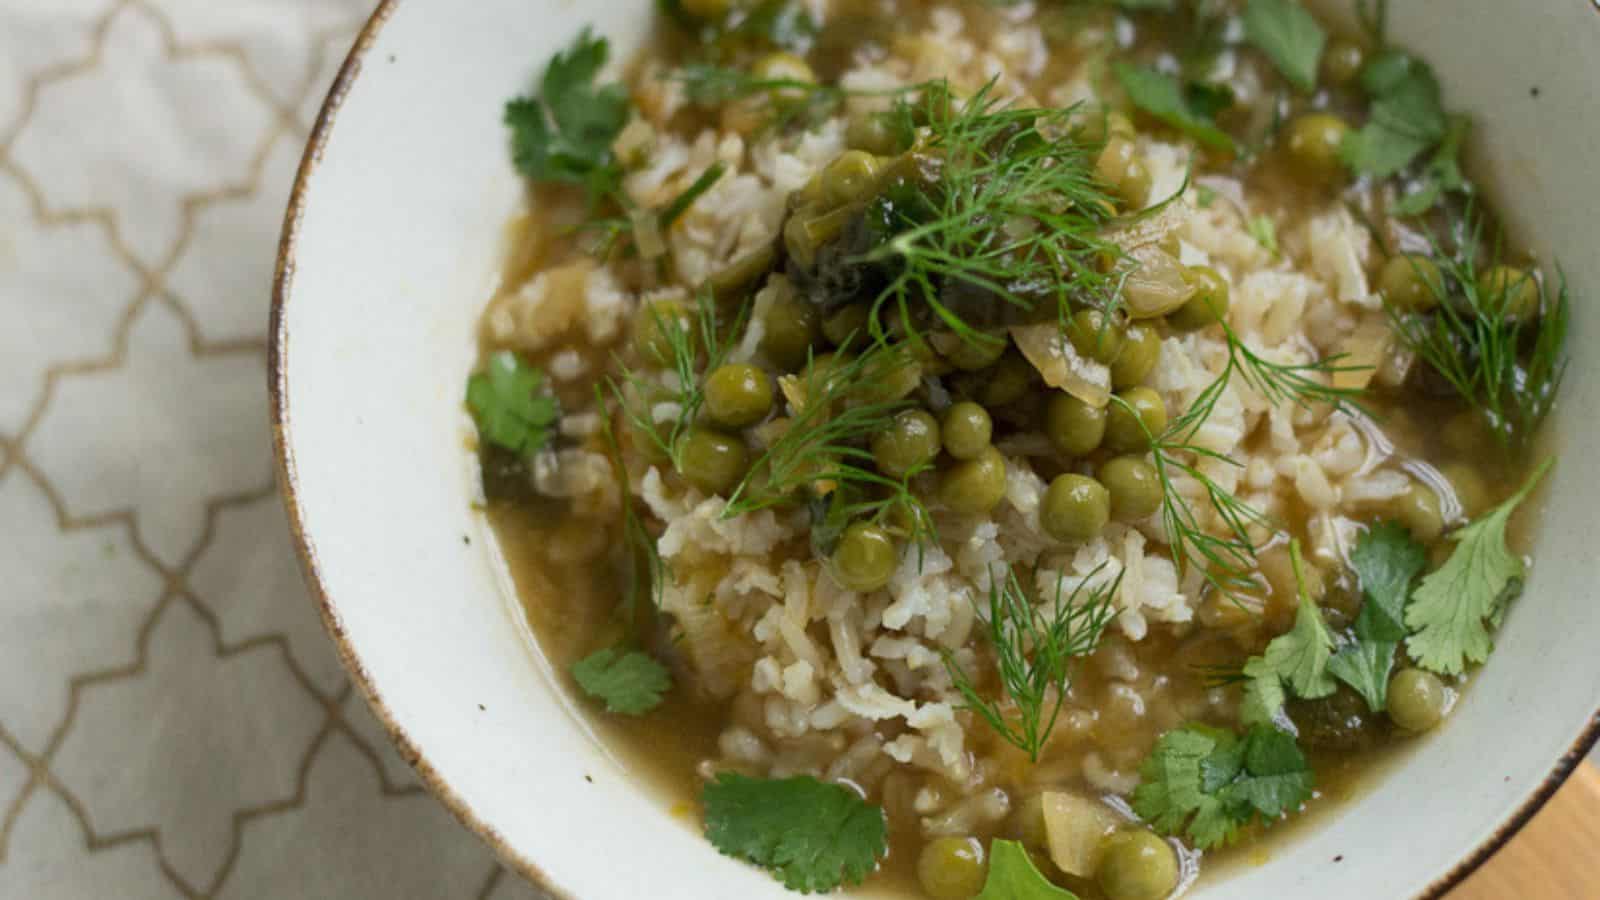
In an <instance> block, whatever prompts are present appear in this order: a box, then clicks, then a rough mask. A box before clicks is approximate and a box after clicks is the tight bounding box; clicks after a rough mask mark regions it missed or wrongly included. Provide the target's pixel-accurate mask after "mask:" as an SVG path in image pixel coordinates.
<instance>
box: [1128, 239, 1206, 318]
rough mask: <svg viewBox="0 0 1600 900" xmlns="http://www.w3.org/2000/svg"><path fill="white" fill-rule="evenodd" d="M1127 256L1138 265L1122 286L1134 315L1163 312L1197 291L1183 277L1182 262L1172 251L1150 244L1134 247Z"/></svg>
mask: <svg viewBox="0 0 1600 900" xmlns="http://www.w3.org/2000/svg"><path fill="white" fill-rule="evenodd" d="M1128 256H1129V258H1131V259H1132V260H1133V261H1134V263H1135V264H1137V266H1138V268H1136V269H1134V270H1133V271H1132V272H1131V273H1129V275H1128V280H1127V281H1126V282H1125V283H1124V284H1123V286H1122V297H1123V300H1124V301H1126V303H1127V305H1128V314H1129V315H1131V316H1132V317H1133V318H1135V319H1153V318H1155V317H1156V316H1164V315H1166V314H1167V313H1169V312H1172V311H1173V310H1175V309H1177V308H1178V307H1180V306H1182V305H1183V304H1184V303H1185V302H1186V301H1187V300H1188V299H1189V298H1190V297H1191V296H1193V295H1194V291H1195V286H1194V285H1193V284H1190V283H1189V280H1188V279H1187V278H1185V277H1184V268H1183V264H1182V263H1180V262H1178V259H1177V257H1175V256H1173V255H1172V254H1171V253H1168V252H1167V251H1165V250H1163V249H1161V248H1160V247H1157V246H1154V245H1149V246H1144V247H1140V248H1138V249H1136V250H1133V251H1131V252H1130V253H1129V254H1128Z"/></svg>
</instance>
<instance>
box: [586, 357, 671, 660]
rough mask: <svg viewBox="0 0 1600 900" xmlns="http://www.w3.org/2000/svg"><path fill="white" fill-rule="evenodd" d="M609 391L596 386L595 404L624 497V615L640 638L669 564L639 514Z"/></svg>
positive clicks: (656, 605) (657, 604) (656, 606)
mask: <svg viewBox="0 0 1600 900" xmlns="http://www.w3.org/2000/svg"><path fill="white" fill-rule="evenodd" d="M606 399H607V398H606V390H605V388H603V387H601V386H600V385H598V384H597V385H595V387H594V405H595V409H597V410H599V412H600V416H601V420H600V421H601V428H600V434H601V437H602V438H603V439H604V440H605V445H606V455H607V456H608V457H609V458H610V460H611V471H612V474H613V475H615V477H616V479H617V493H618V496H620V497H621V498H622V501H621V506H622V541H623V544H624V548H623V549H624V553H625V557H626V558H625V560H624V564H623V594H622V608H621V611H622V614H623V618H624V620H625V621H626V622H627V623H628V626H629V628H630V629H631V632H630V633H631V634H632V635H633V636H634V637H635V638H637V637H638V635H639V633H640V630H641V624H642V622H643V621H644V615H645V613H646V612H647V611H648V610H653V609H659V608H660V606H661V597H662V592H663V591H664V590H665V589H666V585H667V577H668V574H669V573H668V571H667V564H666V562H665V561H664V560H663V559H662V558H661V550H660V548H659V547H657V546H656V538H655V536H654V535H652V534H651V533H650V530H649V529H647V528H646V527H645V524H644V520H643V519H641V518H640V517H639V510H638V508H637V505H638V504H637V501H636V500H635V499H634V496H633V487H632V485H631V484H630V481H631V479H630V478H629V476H628V464H627V461H626V459H624V457H623V455H622V445H621V444H620V443H618V441H617V432H616V427H615V425H614V423H613V421H612V411H611V409H610V405H609V404H608V403H607V402H606Z"/></svg>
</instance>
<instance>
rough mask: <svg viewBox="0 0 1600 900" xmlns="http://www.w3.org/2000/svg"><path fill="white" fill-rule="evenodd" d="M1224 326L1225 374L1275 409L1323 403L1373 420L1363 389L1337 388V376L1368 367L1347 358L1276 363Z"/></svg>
mask: <svg viewBox="0 0 1600 900" xmlns="http://www.w3.org/2000/svg"><path fill="white" fill-rule="evenodd" d="M1221 325H1222V332H1223V336H1224V337H1225V338H1226V339H1227V341H1228V371H1227V372H1225V373H1224V374H1225V375H1226V376H1228V377H1231V376H1232V375H1233V374H1237V375H1238V376H1239V377H1240V378H1242V379H1244V382H1245V383H1246V384H1248V385H1250V387H1251V388H1253V389H1254V390H1255V391H1256V393H1258V394H1260V395H1261V396H1263V397H1265V398H1266V399H1267V402H1268V403H1271V404H1272V405H1274V406H1283V405H1284V404H1288V403H1292V404H1294V405H1295V406H1298V407H1300V408H1301V409H1309V408H1310V407H1311V406H1313V405H1315V404H1319V403H1321V404H1327V405H1329V406H1332V407H1333V408H1335V409H1342V410H1344V411H1345V412H1349V413H1360V414H1362V415H1365V416H1368V417H1369V418H1370V417H1371V413H1369V412H1368V411H1367V409H1366V407H1364V406H1362V405H1361V401H1360V400H1359V398H1360V396H1361V395H1362V393H1363V391H1362V389H1361V388H1358V387H1337V386H1335V382H1336V380H1337V378H1336V376H1338V375H1341V374H1346V373H1351V372H1365V371H1367V370H1368V367H1367V366H1358V365H1351V364H1348V363H1346V362H1345V360H1346V359H1347V357H1345V356H1343V355H1337V356H1329V357H1325V358H1323V359H1319V360H1316V361H1314V362H1309V363H1275V362H1273V361H1271V360H1269V359H1267V358H1265V357H1263V356H1262V355H1261V354H1259V353H1257V352H1256V351H1254V350H1252V349H1251V348H1250V345H1249V344H1247V343H1245V341H1244V339H1243V338H1241V337H1239V335H1238V333H1237V332H1235V331H1234V330H1233V327H1232V326H1230V325H1229V324H1228V323H1227V320H1226V319H1223V320H1221Z"/></svg>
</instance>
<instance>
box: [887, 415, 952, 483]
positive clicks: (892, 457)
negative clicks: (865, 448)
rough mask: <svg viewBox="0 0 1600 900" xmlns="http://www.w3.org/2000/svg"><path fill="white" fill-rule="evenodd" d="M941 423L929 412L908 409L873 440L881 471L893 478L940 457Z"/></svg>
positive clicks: (902, 475)
mask: <svg viewBox="0 0 1600 900" xmlns="http://www.w3.org/2000/svg"><path fill="white" fill-rule="evenodd" d="M939 441H940V437H939V422H938V421H937V420H936V419H934V417H933V415H932V414H931V413H929V412H927V411H926V410H921V409H908V410H906V411H905V412H902V413H900V414H899V415H897V416H895V417H894V421H893V422H891V423H890V424H889V427H888V428H886V429H884V430H883V431H880V432H878V433H877V434H876V435H874V436H873V438H872V458H873V460H874V461H876V462H877V464H878V471H879V472H882V473H883V474H885V475H888V476H889V477H891V478H904V477H905V475H906V473H907V472H910V471H911V470H913V469H915V468H917V467H918V466H923V465H927V464H928V463H930V462H932V461H933V459H934V457H936V456H938V455H939Z"/></svg>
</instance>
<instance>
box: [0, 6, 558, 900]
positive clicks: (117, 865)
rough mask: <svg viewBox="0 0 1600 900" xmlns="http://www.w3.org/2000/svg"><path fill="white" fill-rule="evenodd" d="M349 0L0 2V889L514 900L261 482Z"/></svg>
mask: <svg viewBox="0 0 1600 900" xmlns="http://www.w3.org/2000/svg"><path fill="white" fill-rule="evenodd" d="M369 3H370V0H229V2H226V3H222V2H215V0H50V2H49V3H41V2H38V0H0V535H3V538H0V897H6V898H10V897H19V898H20V897H28V898H86V897H118V898H129V900H168V898H189V900H195V898H223V897H227V898H278V897H284V898H322V897H328V898H334V897H337V898H352V900H359V898H365V897H373V898H380V897H381V898H386V900H387V898H411V897H416V898H434V897H466V898H489V897H492V898H496V900H514V898H515V900H521V898H532V897H534V896H535V895H534V893H533V891H532V890H531V888H529V887H528V886H527V885H525V884H523V883H522V882H521V881H519V880H518V879H517V878H515V877H514V876H511V875H509V874H507V873H506V872H505V871H504V870H503V869H502V868H501V867H500V866H499V865H498V864H497V863H496V862H495V861H494V859H493V858H492V856H491V855H490V854H489V852H488V851H487V850H486V849H485V848H484V847H483V846H482V845H481V844H480V843H479V842H478V841H477V840H476V839H475V838H473V837H472V836H471V835H470V834H468V833H467V832H465V831H464V830H462V829H461V828H460V827H459V826H458V825H457V824H456V822H455V821H454V820H453V819H452V818H451V817H450V816H449V815H448V814H447V813H446V812H444V810H443V809H442V808H441V807H439V806H438V804H436V803H435V802H434V801H433V800H432V798H430V797H428V796H427V795H426V793H424V792H423V791H422V790H421V788H420V787H419V786H418V785H417V782H416V780H415V778H414V776H413V774H412V773H411V771H410V770H409V769H408V768H407V767H406V765H405V764H404V763H403V762H402V761H401V760H400V759H399V757H398V756H397V755H396V754H395V753H394V752H393V750H392V749H391V748H390V747H389V745H388V743H387V741H386V740H385V738H384V736H383V733H382V729H381V728H379V727H378V726H377V724H376V723H375V722H374V720H373V719H372V717H371V715H370V714H369V713H368V711H367V709H366V708H365V705H364V704H363V703H362V702H361V700H360V699H359V697H358V696H356V692H355V690H354V689H353V687H352V686H351V684H350V683H349V680H348V678H347V677H346V675H345V674H344V672H343V670H342V669H341V668H340V667H339V665H338V662H337V659H336V657H335V656H334V654H333V651H332V648H331V646H330V644H329V643H328V641H327V639H326V638H325V637H324V635H323V634H322V631H321V626H320V624H319V622H318V619H317V616H316V614H315V611H314V609H313V607H312V605H311V603H310V600H309V599H308V597H307V596H306V593H305V588H304V586H303V585H302V583H301V581H300V577H299V573H298V570H297V567H296V563H295V560H294V556H293V552H292V550H291V548H290V545H289V542H288V539H287V535H286V532H285V523H284V516H283V512H282V510H281V508H280V506H279V504H278V501H277V498H276V496H275V494H274V492H273V490H272V472H271V460H270V450H269V447H270V444H269V435H268V431H267V426H266V421H267V416H266V411H265V389H264V352H265V344H266V325H267V322H266V319H267V304H268V297H269V290H270V278H271V272H272V264H273V256H274V252H275V249H276V239H277V233H278V228H279V223H280V220H281V217H282V213H283V209H284V207H285V205H286V201H287V197H288V192H289V187H290V182H291V180H292V178H293V174H294V170H295V166H296V164H297V162H298V157H299V150H300V147H301V146H302V144H303V143H304V141H305V139H306V137H307V135H308V133H309V130H310V128H311V125H312V123H313V121H314V119H315V115H316V110H317V108H318V106H319V104H320V102H321V97H322V94H323V93H324V91H325V90H326V87H327V85H328V84H329V83H330V81H331V80H332V78H333V76H334V74H335V72H336V71H337V69H338V65H339V62H340V60H341V59H342V57H343V55H344V51H345V49H346V48H347V47H348V46H349V44H350V42H351V40H352V39H353V37H354V35H355V33H356V31H357V29H358V28H359V26H360V23H361V22H362V21H363V20H364V18H365V15H366V13H367V11H368V10H367V8H366V7H367V6H368V4H369Z"/></svg>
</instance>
